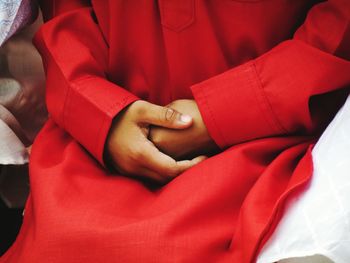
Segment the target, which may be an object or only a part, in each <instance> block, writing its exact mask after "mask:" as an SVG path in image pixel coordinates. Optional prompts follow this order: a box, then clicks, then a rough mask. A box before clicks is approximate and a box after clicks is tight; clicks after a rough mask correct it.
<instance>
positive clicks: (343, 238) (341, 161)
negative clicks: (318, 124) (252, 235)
mask: <svg viewBox="0 0 350 263" xmlns="http://www.w3.org/2000/svg"><path fill="white" fill-rule="evenodd" d="M313 160H314V174H313V178H312V181H311V184H310V186H309V187H308V189H307V190H306V191H305V192H304V193H303V194H302V195H300V196H298V197H295V198H294V199H293V200H290V202H289V204H288V205H287V209H286V214H285V215H284V217H283V218H282V220H281V222H280V223H279V225H278V226H277V228H276V230H275V232H274V234H273V235H272V237H271V238H270V240H269V241H268V242H267V244H266V245H265V247H264V248H263V250H262V252H261V253H260V255H259V257H258V260H257V262H258V263H271V262H276V261H279V260H281V259H286V258H295V257H304V256H312V255H316V254H319V255H323V256H325V257H327V258H329V259H330V260H328V261H327V260H326V261H325V259H324V258H323V259H322V258H320V257H308V258H299V259H293V260H290V261H282V262H283V263H286V262H293V263H296V262H303V263H304V262H310V263H311V262H312V263H316V262H317V263H321V262H332V261H333V262H335V263H349V262H350V97H348V99H347V101H346V103H345V105H344V106H343V108H342V109H341V110H340V111H339V112H338V114H337V116H336V117H335V119H334V120H333V121H332V122H331V124H330V125H329V126H328V128H327V129H326V131H325V132H324V133H323V135H322V137H321V138H320V140H319V141H318V143H317V144H316V146H315V148H314V149H313Z"/></svg>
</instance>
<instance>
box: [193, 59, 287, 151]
mask: <svg viewBox="0 0 350 263" xmlns="http://www.w3.org/2000/svg"><path fill="white" fill-rule="evenodd" d="M191 90H192V93H193V96H194V98H195V100H196V102H197V104H198V107H199V110H200V112H201V115H202V118H203V120H204V123H205V124H206V126H207V129H208V132H209V134H210V136H211V137H212V138H213V140H214V141H215V142H216V144H217V145H218V146H219V147H220V148H222V149H224V148H227V147H229V146H231V145H234V144H237V143H241V142H245V141H249V140H251V139H255V138H259V137H264V136H266V135H268V134H273V133H280V132H282V131H283V129H282V128H281V127H280V125H279V123H278V121H277V118H275V115H274V114H273V112H272V108H271V106H270V104H269V102H268V100H267V98H266V95H265V94H264V91H263V89H262V87H261V83H260V80H259V78H258V75H257V72H256V69H255V64H254V61H251V62H248V63H246V64H243V65H241V66H238V67H236V68H233V69H231V70H228V71H226V72H224V73H222V74H220V75H217V76H215V77H213V78H210V79H208V80H205V81H203V82H201V83H199V84H195V85H193V86H192V87H191Z"/></svg>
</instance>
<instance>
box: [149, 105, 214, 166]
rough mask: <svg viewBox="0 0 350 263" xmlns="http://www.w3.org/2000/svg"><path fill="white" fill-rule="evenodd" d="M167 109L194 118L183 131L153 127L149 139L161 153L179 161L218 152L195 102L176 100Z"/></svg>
mask: <svg viewBox="0 0 350 263" xmlns="http://www.w3.org/2000/svg"><path fill="white" fill-rule="evenodd" d="M167 107H169V108H172V109H174V110H176V111H178V112H180V113H182V114H186V115H190V116H191V117H192V118H193V124H192V126H191V127H189V128H186V129H182V130H175V129H169V128H164V127H159V126H152V127H151V129H150V133H149V139H150V140H151V141H152V142H153V144H154V145H155V146H156V147H157V148H158V149H159V150H160V151H162V152H163V153H165V154H167V155H169V156H171V157H173V158H175V159H178V160H179V159H181V158H185V157H186V158H188V157H196V156H199V155H209V154H212V153H213V152H216V151H218V147H217V146H216V144H215V142H214V141H213V140H212V139H211V137H210V136H209V133H208V130H207V128H206V126H205V124H204V122H203V119H202V116H201V114H200V112H199V109H198V106H197V103H196V102H195V101H194V100H176V101H173V102H172V103H170V104H169V105H167Z"/></svg>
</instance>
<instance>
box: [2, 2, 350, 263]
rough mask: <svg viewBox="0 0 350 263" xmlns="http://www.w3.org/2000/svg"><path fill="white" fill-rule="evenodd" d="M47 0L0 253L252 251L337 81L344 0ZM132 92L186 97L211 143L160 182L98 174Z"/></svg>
mask: <svg viewBox="0 0 350 263" xmlns="http://www.w3.org/2000/svg"><path fill="white" fill-rule="evenodd" d="M48 2H50V4H48V3H47V1H46V4H47V5H48V6H47V10H48V11H47V12H46V11H45V10H44V13H46V17H48V18H49V17H51V16H52V17H53V18H52V19H51V20H50V21H49V22H47V23H46V24H45V25H44V26H43V27H42V28H41V30H40V31H39V33H38V34H37V36H36V39H35V43H36V45H37V47H38V49H39V50H40V52H41V54H42V56H43V60H44V63H45V67H46V72H47V105H48V109H49V111H50V114H51V119H50V120H49V121H48V123H47V124H46V126H45V127H44V129H43V130H42V131H41V133H40V135H39V136H38V138H37V139H36V142H35V143H34V146H33V149H32V156H31V162H30V180H31V181H30V183H31V195H30V198H29V200H28V202H27V206H26V211H25V217H24V224H23V226H22V229H21V232H20V235H19V237H18V239H17V241H16V243H15V244H14V246H13V247H12V248H11V249H10V250H9V251H8V252H7V253H6V254H5V256H3V257H2V258H1V260H0V262H240V263H245V262H254V261H255V259H256V256H257V255H258V252H259V250H260V249H261V247H262V246H263V244H264V242H266V240H267V239H268V237H269V235H270V234H271V233H272V231H273V229H274V227H275V226H276V224H277V223H278V220H279V218H280V217H281V216H282V215H283V204H284V203H285V201H286V200H287V199H288V197H289V196H290V195H291V194H297V193H298V192H300V191H302V190H303V189H304V187H305V185H306V184H307V182H308V180H309V179H310V176H311V173H312V158H311V152H310V146H311V145H312V143H314V142H315V141H316V140H317V138H318V136H319V134H320V132H321V131H322V129H323V128H324V126H325V125H326V124H327V123H328V122H329V121H330V119H331V118H332V116H333V115H334V114H335V112H336V111H337V109H338V108H339V106H340V105H341V103H342V101H343V100H344V97H345V95H346V93H347V92H346V88H348V87H349V85H350V62H349V59H350V57H349V54H350V52H349V44H350V30H349V21H350V2H349V1H347V0H330V1H326V2H322V3H318V2H319V1H311V0H309V1H305V0H303V1H301V0H300V1H281V0H269V1H264V0H258V1H250V0H240V1H235V0H230V1H200V0H181V1H175V0H158V1H148V0H147V1H113V0H110V1H98V0H95V1H92V6H91V7H86V5H87V4H88V3H83V1H72V0H56V1H48ZM72 2H75V4H72ZM137 98H142V99H145V100H148V101H151V102H154V103H157V104H160V105H165V104H167V103H169V102H171V101H172V100H175V99H180V98H195V100H196V101H197V103H198V105H199V108H200V111H201V113H202V115H203V118H204V121H205V124H206V125H207V127H208V130H209V132H210V134H211V136H212V137H213V139H214V140H215V142H216V143H217V144H218V145H219V146H220V147H221V148H222V150H223V152H222V153H220V154H218V155H216V156H214V157H212V158H210V159H208V160H206V161H204V162H202V163H201V164H199V165H197V166H196V167H194V168H192V169H190V170H188V171H186V172H184V173H183V174H181V175H180V176H179V177H177V178H176V179H175V180H173V181H172V182H170V183H169V184H167V185H166V186H164V187H162V188H157V187H156V186H154V185H146V184H144V183H142V182H140V181H137V180H135V179H130V178H126V177H124V176H119V175H116V174H114V175H111V174H110V173H109V172H108V171H107V170H106V169H105V168H104V167H103V166H102V165H101V164H103V160H102V153H103V145H104V141H105V138H106V134H107V133H108V129H109V126H110V123H111V120H112V119H113V117H114V116H115V115H116V114H117V113H118V112H119V111H120V110H122V109H123V108H124V107H125V106H126V105H128V104H129V103H131V102H133V101H134V100H136V99H137ZM86 150H87V151H86ZM88 152H89V153H90V154H91V155H90V154H88ZM95 160H98V161H99V162H97V161H95Z"/></svg>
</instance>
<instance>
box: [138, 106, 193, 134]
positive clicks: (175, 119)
mask: <svg viewBox="0 0 350 263" xmlns="http://www.w3.org/2000/svg"><path fill="white" fill-rule="evenodd" d="M144 107H147V108H146V109H145V110H143V111H142V116H141V119H142V121H144V122H147V123H149V124H153V125H157V126H161V127H166V128H171V129H184V128H187V127H189V126H191V125H192V122H193V119H192V117H191V116H190V115H186V114H181V113H180V112H178V111H176V110H174V109H172V108H169V107H162V106H158V105H155V104H152V103H148V104H146V105H145V106H144Z"/></svg>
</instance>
